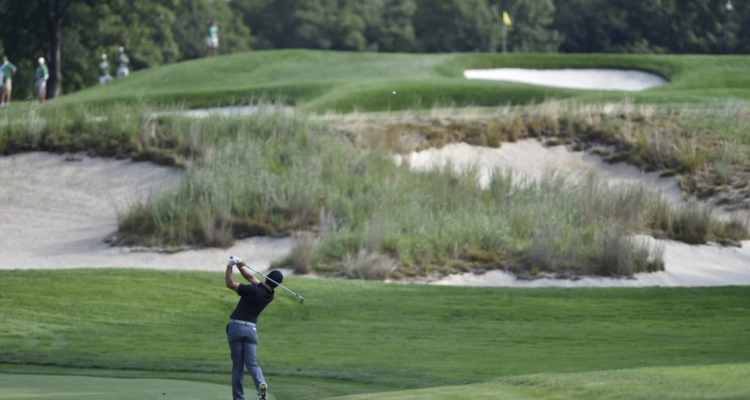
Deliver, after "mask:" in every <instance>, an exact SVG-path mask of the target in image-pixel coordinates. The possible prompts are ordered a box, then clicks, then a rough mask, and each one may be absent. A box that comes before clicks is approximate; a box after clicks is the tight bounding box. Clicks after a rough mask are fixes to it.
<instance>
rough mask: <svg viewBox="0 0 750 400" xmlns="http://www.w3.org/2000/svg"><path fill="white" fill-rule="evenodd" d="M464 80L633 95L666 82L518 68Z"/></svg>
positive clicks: (615, 73) (640, 75) (620, 73)
mask: <svg viewBox="0 0 750 400" xmlns="http://www.w3.org/2000/svg"><path fill="white" fill-rule="evenodd" d="M464 76H465V77H466V79H483V80H493V81H508V82H519V83H529V84H532V85H542V86H552V87H560V88H569V89H587V90H622V91H628V92H637V91H641V90H646V89H650V88H653V87H657V86H662V85H666V84H668V83H669V82H668V81H667V80H665V79H664V78H662V77H660V76H658V75H654V74H650V73H647V72H642V71H624V70H608V69H547V70H537V69H520V68H501V69H484V70H481V69H480V70H467V71H464Z"/></svg>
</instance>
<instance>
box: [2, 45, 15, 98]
mask: <svg viewBox="0 0 750 400" xmlns="http://www.w3.org/2000/svg"><path fill="white" fill-rule="evenodd" d="M17 70H18V69H17V68H16V66H15V65H13V64H11V63H10V61H8V56H3V63H2V65H0V76H2V78H0V80H2V85H0V106H9V105H10V94H11V92H12V91H13V84H12V82H11V80H12V78H13V75H15V74H16V71H17Z"/></svg>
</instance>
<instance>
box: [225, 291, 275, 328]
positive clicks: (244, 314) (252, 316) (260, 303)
mask: <svg viewBox="0 0 750 400" xmlns="http://www.w3.org/2000/svg"><path fill="white" fill-rule="evenodd" d="M237 294H238V295H240V301H239V303H237V308H235V309H234V312H233V313H232V316H230V317H229V318H231V319H238V320H240V321H247V322H254V323H257V322H258V315H260V312H261V311H263V309H264V308H266V306H267V305H268V303H270V302H271V301H273V292H272V291H270V290H268V288H267V287H265V286H264V285H263V283H259V284H257V285H243V284H240V287H239V288H237Z"/></svg>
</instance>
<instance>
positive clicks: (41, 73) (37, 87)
mask: <svg viewBox="0 0 750 400" xmlns="http://www.w3.org/2000/svg"><path fill="white" fill-rule="evenodd" d="M35 77H36V82H35V83H34V95H35V96H36V98H37V99H39V102H40V103H44V100H45V99H46V98H47V79H49V69H47V66H46V65H44V58H43V57H39V67H37V69H36V75H35Z"/></svg>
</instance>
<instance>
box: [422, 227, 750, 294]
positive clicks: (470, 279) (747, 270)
mask: <svg viewBox="0 0 750 400" xmlns="http://www.w3.org/2000/svg"><path fill="white" fill-rule="evenodd" d="M639 237H640V238H642V239H644V240H647V241H648V242H649V243H651V244H656V243H661V244H663V245H664V261H665V264H666V271H664V272H656V273H649V274H636V276H635V277H634V279H614V278H596V277H586V278H583V279H580V280H575V281H572V280H567V279H565V280H563V279H548V278H544V279H536V280H531V281H524V280H518V279H516V277H515V275H513V274H509V273H505V272H503V271H490V272H487V273H486V274H483V275H474V274H457V275H451V276H448V277H446V278H444V279H442V280H440V281H436V282H433V284H435V285H446V286H504V287H528V288H533V287H548V286H558V287H645V286H728V285H750V241H748V242H744V243H743V246H742V248H741V249H738V248H735V247H721V246H717V245H706V246H691V245H687V244H684V243H679V242H674V241H670V240H656V239H653V238H650V237H644V236H639Z"/></svg>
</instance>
